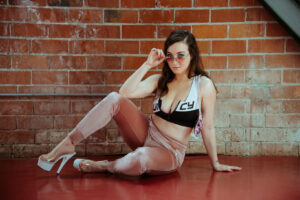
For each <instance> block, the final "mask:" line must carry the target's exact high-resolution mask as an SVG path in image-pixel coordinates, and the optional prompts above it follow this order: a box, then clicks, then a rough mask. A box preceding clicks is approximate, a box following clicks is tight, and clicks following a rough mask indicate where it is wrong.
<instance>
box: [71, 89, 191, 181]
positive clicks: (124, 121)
mask: <svg viewBox="0 0 300 200" xmlns="http://www.w3.org/2000/svg"><path fill="white" fill-rule="evenodd" d="M111 119H114V120H115V121H116V123H117V125H118V129H119V132H120V134H121V136H122V137H123V138H124V141H125V142H126V143H127V144H128V145H129V147H130V148H131V149H132V150H133V151H132V152H130V153H128V154H127V155H125V156H124V157H122V158H119V159H116V160H114V161H110V162H109V165H108V171H109V172H111V173H119V174H125V175H131V176H138V175H141V174H144V173H147V174H152V175H159V174H166V173H170V172H173V171H176V170H177V169H178V168H179V167H180V166H181V165H182V163H183V160H184V156H185V151H186V145H184V144H182V143H180V142H179V141H177V140H175V139H173V138H170V137H169V136H167V135H164V134H162V133H160V132H159V130H158V129H157V127H156V126H155V125H154V123H153V122H152V118H151V116H150V117H147V116H146V115H144V114H143V113H142V112H141V111H140V110H138V108H137V107H136V105H135V104H134V103H133V102H131V101H130V100H129V99H128V98H125V97H122V96H121V95H120V94H118V93H117V92H111V93H110V94H108V95H107V96H106V97H105V98H104V99H103V100H102V101H100V102H99V103H98V104H97V105H96V106H94V107H93V108H92V109H91V110H90V111H89V112H88V114H87V115H86V116H85V117H84V118H83V119H82V120H81V121H80V122H79V123H78V124H77V126H76V127H75V128H74V129H73V130H72V131H71V132H70V133H69V136H70V138H71V141H72V142H73V144H75V145H76V144H78V143H80V141H82V140H84V139H85V138H87V137H88V136H90V135H91V134H93V133H94V132H96V131H97V130H99V129H101V128H103V127H104V126H105V125H106V124H107V123H108V122H110V120H111Z"/></svg>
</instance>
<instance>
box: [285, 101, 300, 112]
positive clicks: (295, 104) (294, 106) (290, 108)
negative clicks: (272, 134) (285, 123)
mask: <svg viewBox="0 0 300 200" xmlns="http://www.w3.org/2000/svg"><path fill="white" fill-rule="evenodd" d="M282 105H283V112H284V113H299V110H300V101H299V100H284V101H282Z"/></svg>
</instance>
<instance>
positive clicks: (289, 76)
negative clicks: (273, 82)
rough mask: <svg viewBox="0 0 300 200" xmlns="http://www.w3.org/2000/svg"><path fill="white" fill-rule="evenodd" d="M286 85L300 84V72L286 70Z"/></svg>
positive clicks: (284, 80)
mask: <svg viewBox="0 0 300 200" xmlns="http://www.w3.org/2000/svg"><path fill="white" fill-rule="evenodd" d="M283 82H284V83H300V70H284V71H283Z"/></svg>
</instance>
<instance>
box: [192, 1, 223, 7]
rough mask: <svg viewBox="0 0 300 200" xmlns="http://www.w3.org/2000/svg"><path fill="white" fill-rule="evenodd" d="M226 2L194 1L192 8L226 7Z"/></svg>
mask: <svg viewBox="0 0 300 200" xmlns="http://www.w3.org/2000/svg"><path fill="white" fill-rule="evenodd" d="M227 6H228V0H194V7H227Z"/></svg>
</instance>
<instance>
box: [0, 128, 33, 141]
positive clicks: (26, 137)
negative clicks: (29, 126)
mask: <svg viewBox="0 0 300 200" xmlns="http://www.w3.org/2000/svg"><path fill="white" fill-rule="evenodd" d="M33 143H34V132H33V131H9V132H8V131H0V144H33Z"/></svg>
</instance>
